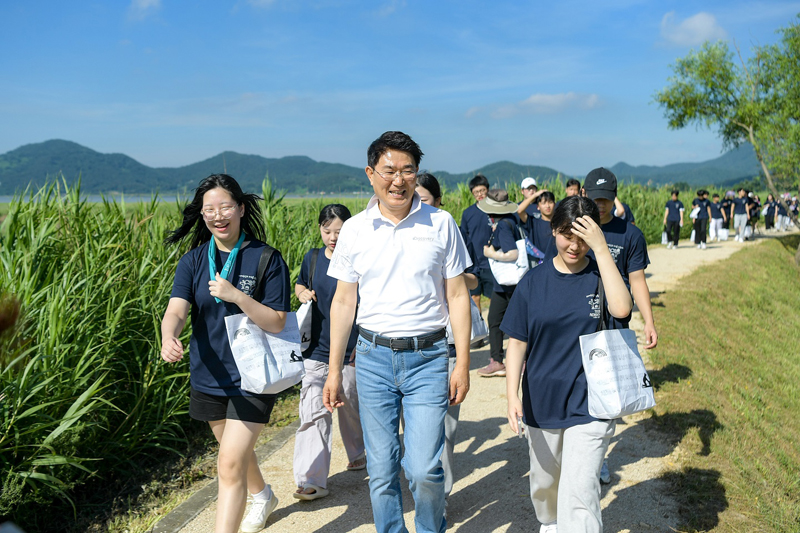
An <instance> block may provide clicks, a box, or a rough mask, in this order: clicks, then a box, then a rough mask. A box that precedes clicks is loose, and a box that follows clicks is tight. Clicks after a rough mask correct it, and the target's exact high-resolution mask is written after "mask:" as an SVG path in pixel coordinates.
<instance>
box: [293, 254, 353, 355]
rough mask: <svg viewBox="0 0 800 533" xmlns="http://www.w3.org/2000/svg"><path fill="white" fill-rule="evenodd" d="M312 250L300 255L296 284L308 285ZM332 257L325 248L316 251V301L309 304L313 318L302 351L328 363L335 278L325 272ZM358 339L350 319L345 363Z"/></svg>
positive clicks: (314, 287) (314, 281)
mask: <svg viewBox="0 0 800 533" xmlns="http://www.w3.org/2000/svg"><path fill="white" fill-rule="evenodd" d="M312 253H313V250H309V251H308V253H306V255H305V257H303V264H302V265H300V275H298V276H297V284H298V285H302V286H304V287H306V288H309V281H308V278H309V271H310V270H311V255H312ZM330 264H331V260H330V259H328V258H327V257H325V248H321V249H320V250H319V254H318V255H317V265H316V268H315V269H314V280H313V285H314V286H313V287H311V288H313V289H314V292H315V293H316V295H317V302H316V303H315V304H314V305H313V306H312V309H313V313H314V319H313V320H312V321H311V342H310V343H309V345H308V348H307V349H306V350H305V351H304V352H303V357H305V358H306V359H311V360H313V361H320V362H322V363H327V362H328V360H329V358H330V352H331V323H330V316H331V302H332V301H333V295H334V294H336V284H337V283H338V280H337V279H336V278H332V277H330V276H329V275H328V266H329V265H330ZM357 341H358V328H356V323H355V320H353V329H352V330H351V331H350V338H349V339H348V340H347V349H346V351H345V355H344V364H346V365H347V364H350V355H351V354H352V353H353V348H355V347H356V342H357Z"/></svg>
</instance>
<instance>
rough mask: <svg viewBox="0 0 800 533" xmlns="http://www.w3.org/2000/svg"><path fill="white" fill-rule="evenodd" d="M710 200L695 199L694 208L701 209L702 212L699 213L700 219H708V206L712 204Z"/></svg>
mask: <svg viewBox="0 0 800 533" xmlns="http://www.w3.org/2000/svg"><path fill="white" fill-rule="evenodd" d="M710 203H711V202H709V201H708V200H701V199H700V198H695V199H694V200H693V201H692V207H699V208H700V212H699V213H697V218H698V219H703V218H708V204H710Z"/></svg>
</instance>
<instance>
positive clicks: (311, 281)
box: [308, 248, 319, 291]
mask: <svg viewBox="0 0 800 533" xmlns="http://www.w3.org/2000/svg"><path fill="white" fill-rule="evenodd" d="M318 257H319V248H314V249H313V250H311V265H310V268H309V271H308V288H309V290H312V291H313V290H314V272H315V271H316V270H317V258H318Z"/></svg>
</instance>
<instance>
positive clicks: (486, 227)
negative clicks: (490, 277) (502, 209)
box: [461, 204, 495, 270]
mask: <svg viewBox="0 0 800 533" xmlns="http://www.w3.org/2000/svg"><path fill="white" fill-rule="evenodd" d="M494 222H495V218H494V216H492V215H488V214H486V213H484V212H483V211H481V210H480V209H478V204H472V205H471V206H469V207H468V208H466V209H464V212H463V213H462V214H461V235H462V236H463V237H464V242H465V243H467V244H470V243H471V244H472V248H473V250H474V251H475V257H476V258H477V259H478V268H480V269H485V270H489V259H487V258H486V257H485V256H484V255H483V247H484V246H486V245H487V244H489V241H490V240H491V239H492V227H493V225H494Z"/></svg>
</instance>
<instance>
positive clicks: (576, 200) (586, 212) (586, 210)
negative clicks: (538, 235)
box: [550, 196, 600, 235]
mask: <svg viewBox="0 0 800 533" xmlns="http://www.w3.org/2000/svg"><path fill="white" fill-rule="evenodd" d="M583 216H588V217H591V219H592V220H594V221H595V223H596V224H597V225H598V226H599V225H600V210H599V209H597V204H595V203H594V202H593V201H591V200H589V199H588V198H586V197H585V196H570V197H568V198H564V199H563V200H561V202H559V203H558V207H556V210H555V212H554V213H553V218H552V219H551V220H550V227H551V228H553V231H555V232H556V233H560V234H561V235H573V233H572V231H571V230H572V223H573V222H575V220H576V219H578V218H580V217H583Z"/></svg>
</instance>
